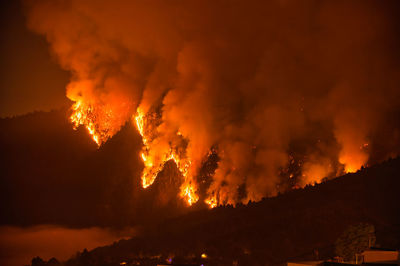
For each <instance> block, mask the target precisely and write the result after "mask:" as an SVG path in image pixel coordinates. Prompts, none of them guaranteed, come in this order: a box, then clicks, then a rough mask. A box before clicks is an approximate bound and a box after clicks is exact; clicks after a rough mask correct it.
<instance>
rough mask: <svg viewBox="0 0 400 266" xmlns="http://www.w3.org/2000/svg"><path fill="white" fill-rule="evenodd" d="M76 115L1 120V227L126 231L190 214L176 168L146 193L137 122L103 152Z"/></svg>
mask: <svg viewBox="0 0 400 266" xmlns="http://www.w3.org/2000/svg"><path fill="white" fill-rule="evenodd" d="M68 113H69V112H68V110H56V111H51V112H35V113H30V114H27V115H23V116H18V117H13V118H3V119H0V152H1V160H0V169H1V175H0V225H15V226H31V225H40V224H56V225H63V226H66V227H73V228H87V227H92V226H101V227H112V228H118V227H126V226H134V225H138V224H143V223H145V224H148V223H151V222H153V221H157V220H158V219H161V218H168V217H172V216H174V215H179V214H182V213H184V212H187V211H189V210H188V209H187V208H185V207H184V206H185V205H184V203H183V202H182V201H181V200H180V199H179V198H178V196H177V194H178V193H177V190H178V189H179V182H176V180H174V178H176V177H177V176H176V174H173V173H174V171H175V172H176V167H174V166H173V165H171V164H169V165H168V167H166V170H165V171H163V173H161V176H160V178H158V179H157V181H156V183H155V184H154V186H152V187H151V188H149V189H146V190H144V189H142V188H141V185H140V175H141V171H142V168H143V164H142V162H141V160H140V157H139V153H140V149H141V147H142V141H141V137H140V136H139V134H138V133H137V131H136V129H135V127H134V126H133V125H132V124H131V123H127V124H126V125H125V126H124V127H123V128H122V129H121V130H120V131H119V132H118V133H117V134H116V135H115V136H114V137H113V138H112V139H110V140H109V141H108V142H107V143H105V144H103V145H102V146H101V147H100V148H98V147H97V145H96V144H95V143H94V142H93V141H92V140H91V138H90V136H89V134H88V132H87V130H86V129H85V128H83V127H80V128H79V129H78V130H73V128H72V125H71V123H70V122H69V120H68ZM165 172H166V173H168V174H165ZM172 184H174V185H172ZM160 191H162V192H163V193H162V194H161V193H160ZM60 210H62V211H60Z"/></svg>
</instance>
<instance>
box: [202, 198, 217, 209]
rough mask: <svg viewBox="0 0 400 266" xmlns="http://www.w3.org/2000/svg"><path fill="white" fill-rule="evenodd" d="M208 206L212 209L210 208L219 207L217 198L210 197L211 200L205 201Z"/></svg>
mask: <svg viewBox="0 0 400 266" xmlns="http://www.w3.org/2000/svg"><path fill="white" fill-rule="evenodd" d="M204 202H205V203H206V204H207V205H208V207H210V208H215V207H217V205H218V204H217V198H216V197H215V196H212V197H210V198H208V199H206V200H205V201H204Z"/></svg>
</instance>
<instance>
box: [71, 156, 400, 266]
mask: <svg viewBox="0 0 400 266" xmlns="http://www.w3.org/2000/svg"><path fill="white" fill-rule="evenodd" d="M399 177H400V158H396V159H390V160H388V161H386V162H384V163H382V164H379V165H375V166H372V167H370V168H366V169H362V170H360V171H358V172H357V173H354V174H347V175H345V176H342V177H339V178H336V179H334V180H330V181H326V182H325V183H322V184H319V185H316V186H307V187H305V188H304V189H298V190H293V191H291V192H288V193H285V194H281V195H278V196H277V197H274V198H268V199H264V200H262V201H261V202H257V203H249V204H248V205H246V206H245V205H240V206H238V207H236V208H234V207H232V206H225V207H218V208H215V209H212V210H200V211H197V212H192V213H189V214H186V215H183V216H181V217H176V218H173V219H169V220H167V221H162V222H160V223H159V224H158V225H151V226H147V227H145V228H144V229H143V231H142V234H141V235H140V236H137V237H134V238H132V239H130V240H121V241H119V242H118V243H114V244H113V245H111V246H106V247H100V248H97V249H94V250H93V251H90V252H86V253H79V254H78V255H77V256H76V257H74V258H72V259H70V260H69V261H67V262H66V263H65V264H66V265H83V264H82V263H83V261H84V262H85V263H84V264H85V265H117V264H119V263H121V262H127V263H128V265H135V263H137V262H140V265H155V264H156V263H161V262H165V261H166V260H167V259H169V258H172V260H173V261H174V262H175V263H197V265H199V264H200V263H204V264H205V265H232V263H233V262H234V261H237V262H238V265H285V263H286V261H288V260H310V259H315V254H316V250H317V251H318V252H317V253H318V254H319V258H329V257H333V256H334V243H335V240H336V239H337V238H338V237H339V236H340V234H341V233H342V232H343V231H344V230H345V229H346V228H347V227H348V226H350V225H355V224H359V223H369V224H372V225H374V226H375V228H376V238H377V242H376V243H377V245H379V246H381V247H386V248H395V249H396V248H397V249H398V248H400V207H399V206H400V205H399V202H400V193H399V187H400V178H399ZM203 253H205V254H207V258H202V257H201V254H203ZM129 263H131V264H129Z"/></svg>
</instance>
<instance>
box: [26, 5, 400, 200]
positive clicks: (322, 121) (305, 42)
mask: <svg viewBox="0 0 400 266" xmlns="http://www.w3.org/2000/svg"><path fill="white" fill-rule="evenodd" d="M26 6H27V10H28V14H29V16H28V24H29V27H30V28H31V29H33V30H34V31H36V32H38V33H40V34H43V35H45V36H46V38H47V40H48V42H49V43H50V45H51V48H52V51H53V52H54V54H55V56H56V58H57V59H58V61H59V63H60V65H61V66H62V67H63V68H65V69H67V70H70V71H71V73H72V80H71V83H70V84H69V86H68V87H67V96H68V98H70V99H71V100H72V101H74V102H75V104H74V106H73V107H72V110H73V114H72V117H71V120H72V122H73V123H74V124H75V126H79V125H81V124H82V125H85V126H86V127H87V128H88V130H89V132H90V133H91V134H92V135H93V138H94V140H95V141H96V142H97V143H98V144H99V145H101V144H102V143H103V142H105V141H107V139H109V138H110V137H112V136H113V135H114V134H115V133H116V132H117V131H118V130H119V129H120V128H121V126H122V125H123V124H125V123H126V122H127V121H131V120H133V121H134V122H135V123H137V125H138V129H139V131H142V132H140V133H141V135H142V136H143V141H144V148H143V150H142V153H141V154H140V155H139V156H142V158H143V160H144V165H145V169H144V172H143V176H142V178H143V185H144V186H148V185H151V184H152V182H153V181H154V179H155V178H156V176H157V173H158V172H159V171H160V169H162V167H163V165H164V163H165V161H166V160H169V159H172V160H174V161H175V162H176V163H177V166H178V168H179V170H180V172H181V174H182V176H183V184H182V187H181V196H182V197H184V198H186V200H187V201H188V202H189V203H190V204H192V203H194V202H196V201H197V200H198V195H197V193H198V190H199V185H198V184H197V175H198V171H199V169H200V168H201V166H202V164H203V162H204V160H205V159H206V158H207V156H208V154H209V152H210V149H211V148H212V147H216V150H217V153H218V157H219V161H218V168H217V170H216V171H215V174H214V175H213V178H212V180H211V183H210V185H209V187H208V188H207V192H206V193H207V195H206V202H207V203H208V204H210V206H216V205H217V204H226V203H233V204H235V203H238V202H247V201H248V200H260V199H261V198H263V197H265V196H271V195H274V194H275V193H277V192H278V191H280V189H281V185H282V184H283V183H284V181H285V180H283V179H285V178H286V179H291V180H296V183H297V185H299V186H304V185H305V184H310V183H311V184H312V183H315V182H320V181H321V180H322V179H323V178H324V177H331V176H336V175H338V174H341V173H344V172H353V171H356V170H357V169H359V168H360V167H361V166H363V165H366V164H367V163H368V162H369V156H370V154H371V153H372V152H373V147H374V143H377V138H376V136H377V128H378V125H380V127H381V126H382V125H384V123H383V122H382V121H385V117H387V116H388V115H389V114H393V113H394V112H396V111H397V110H399V109H398V107H399V104H400V101H399V90H398V85H399V76H400V75H399V73H400V72H399V69H400V68H399V65H398V60H397V61H396V59H395V58H396V56H397V58H398V55H397V53H398V52H397V51H396V49H397V48H395V47H398V45H397V44H398V41H397V40H396V39H395V37H393V36H396V34H394V33H393V32H392V31H394V30H395V29H394V27H393V21H392V20H393V17H392V16H390V14H389V13H390V10H388V8H386V7H385V6H384V5H383V4H382V5H379V4H378V3H377V2H373V1H352V2H348V1H309V2H307V3H306V4H305V3H304V2H300V1H299V2H296V1H295V2H293V1H282V0H276V1H250V2H249V1H246V2H245V1H237V2H232V1H224V0H223V1H208V2H206V1H150V2H148V1H123V0H120V1H98V0H96V1H78V0H75V1H74V0H71V1H61V0H60V1H54V0H52V1H50V0H49V1H34V0H32V1H27V2H26ZM388 14H389V15H388ZM138 119H139V120H140V119H145V120H144V121H142V122H140V121H139V122H140V123H138ZM386 126H387V127H388V128H389V129H390V130H392V131H393V130H397V131H398V126H397V125H395V126H393V124H392V125H384V127H386ZM140 127H143V128H142V130H140ZM388 141H390V140H388ZM397 141H398V140H397ZM397 152H398V151H397V150H387V151H385V152H382V151H381V154H383V155H382V158H378V159H384V157H385V156H387V154H391V155H393V154H397ZM293 154H295V155H296V156H297V157H296V158H297V159H296V160H295V161H293V160H292V159H291V158H294V157H293V156H292V155H293ZM291 156H292V157H291ZM295 167H297V168H299V171H298V173H297V174H296V175H297V176H295V177H293V173H289V172H288V171H289V170H288V169H289V168H295ZM282 173H283V174H282ZM289 174H290V175H289ZM243 191H244V192H243Z"/></svg>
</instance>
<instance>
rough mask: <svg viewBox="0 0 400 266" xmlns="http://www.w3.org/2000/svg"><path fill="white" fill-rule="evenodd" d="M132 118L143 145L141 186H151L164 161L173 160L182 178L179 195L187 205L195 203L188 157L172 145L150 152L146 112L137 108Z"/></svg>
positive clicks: (196, 199) (194, 191) (194, 190)
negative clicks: (181, 155)
mask: <svg viewBox="0 0 400 266" xmlns="http://www.w3.org/2000/svg"><path fill="white" fill-rule="evenodd" d="M134 119H135V122H136V128H137V130H138V132H139V134H140V135H141V136H142V140H143V145H144V147H143V149H142V152H141V154H140V156H141V158H142V161H143V163H144V169H143V173H142V177H141V179H142V186H143V188H147V187H149V186H151V185H152V184H153V183H154V181H155V180H156V178H157V175H158V173H159V172H160V171H161V170H162V169H163V168H164V165H165V163H166V162H168V161H170V160H173V161H174V162H175V164H176V166H177V167H178V170H179V171H180V173H181V174H182V176H183V178H184V182H183V184H182V186H181V188H180V190H181V192H180V196H181V197H182V198H183V199H184V200H185V201H186V202H187V203H188V205H192V204H194V203H196V202H197V201H198V200H199V197H198V195H197V194H196V190H197V189H196V186H195V184H194V181H193V179H192V177H191V176H190V175H189V168H190V165H191V161H190V159H182V158H180V156H179V155H178V154H177V153H176V152H175V151H174V150H173V149H172V147H171V148H170V149H169V150H168V151H157V153H156V154H157V155H154V154H153V153H152V152H151V151H152V145H151V144H152V143H151V139H150V138H149V137H148V136H147V132H146V122H147V121H146V114H145V113H144V112H143V111H142V110H141V109H140V108H138V109H137V113H136V115H135V116H134ZM177 134H178V135H179V136H180V135H181V134H180V133H179V132H178V133H177ZM156 156H157V158H156Z"/></svg>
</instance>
